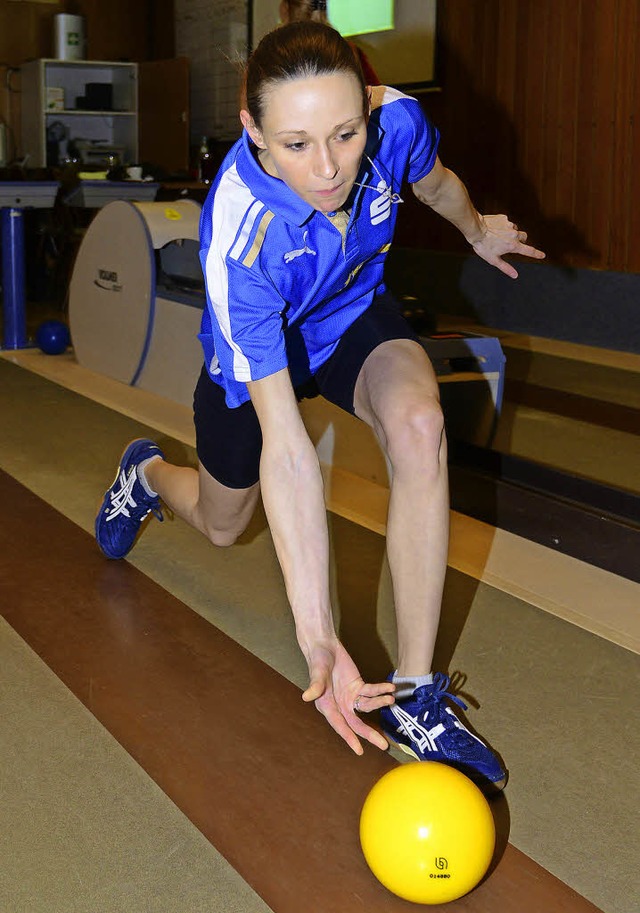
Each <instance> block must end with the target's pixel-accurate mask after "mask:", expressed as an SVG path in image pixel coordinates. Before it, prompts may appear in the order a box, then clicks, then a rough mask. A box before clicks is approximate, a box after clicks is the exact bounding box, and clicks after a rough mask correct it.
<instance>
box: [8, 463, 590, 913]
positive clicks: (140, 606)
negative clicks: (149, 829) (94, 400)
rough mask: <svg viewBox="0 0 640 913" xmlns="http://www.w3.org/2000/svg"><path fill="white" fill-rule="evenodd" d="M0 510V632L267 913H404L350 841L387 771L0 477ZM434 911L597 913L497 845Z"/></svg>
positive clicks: (176, 604)
mask: <svg viewBox="0 0 640 913" xmlns="http://www.w3.org/2000/svg"><path fill="white" fill-rule="evenodd" d="M0 502H1V503H2V505H3V509H4V516H5V517H7V518H9V517H10V518H11V521H10V522H9V521H8V520H5V522H4V523H3V524H2V525H1V526H0V607H1V610H2V613H3V615H4V617H5V618H6V620H7V621H8V623H9V624H10V625H12V627H13V628H14V629H15V630H16V631H17V633H18V634H19V635H20V636H21V637H22V638H23V639H24V640H25V641H26V642H27V643H28V644H29V645H30V646H31V648H32V649H33V650H34V651H35V652H36V653H37V654H38V655H39V656H41V657H42V658H43V659H44V661H45V662H46V663H47V664H48V665H49V666H50V668H51V669H53V671H54V672H55V673H56V674H57V675H58V676H59V677H60V678H61V680H62V681H63V682H64V683H65V684H66V685H67V687H68V688H69V689H70V690H71V691H72V692H73V694H75V695H76V696H77V697H78V698H79V699H80V700H81V701H82V702H83V703H84V704H85V705H86V706H87V707H88V709H89V710H90V711H91V712H92V713H93V714H94V715H95V717H96V718H97V719H98V720H100V722H101V723H102V724H103V725H104V726H105V727H106V729H107V730H109V731H110V732H111V733H112V734H113V735H114V737H115V738H116V739H117V740H118V741H119V742H120V743H121V744H122V745H123V746H124V747H125V748H126V750H127V751H128V752H129V753H130V754H131V756H132V757H133V758H135V759H136V761H137V762H138V763H139V764H140V765H141V767H142V768H143V769H144V770H145V771H147V773H148V774H149V775H150V776H151V777H152V778H153V779H154V780H155V781H156V783H158V785H159V786H160V787H161V788H162V789H163V790H164V792H165V793H166V794H167V796H168V797H169V798H170V799H171V800H172V801H173V802H174V803H175V804H176V805H177V806H178V807H179V808H180V809H181V810H182V812H183V813H184V814H185V815H186V816H187V817H188V818H189V819H190V820H191V821H192V822H193V823H194V824H195V825H196V826H197V827H198V828H199V829H200V830H201V832H202V833H203V834H204V835H205V836H206V837H207V838H208V839H209V840H210V841H211V843H212V844H213V845H214V846H215V847H216V849H217V850H218V851H219V852H221V853H222V855H223V856H225V857H226V859H227V860H228V861H229V862H230V863H231V864H232V865H233V866H234V868H235V869H236V870H237V871H238V872H239V874H240V875H241V876H242V877H243V878H244V879H245V880H246V881H247V882H248V883H249V884H250V885H251V886H252V887H253V889H254V890H255V891H256V892H257V893H258V894H259V895H260V896H261V897H262V898H263V900H264V901H265V902H266V903H267V904H268V905H269V906H270V907H271V908H272V909H273V910H274V911H275V913H300V911H301V910H304V911H305V913H357V911H359V910H362V911H367V913H378V911H380V913H383V911H384V913H396V911H398V913H400V911H409V910H412V909H413V910H415V909H417V908H416V906H415V905H414V904H410V903H407V902H405V901H402V900H400V899H398V898H395V897H394V896H393V895H390V894H389V893H388V892H387V891H386V890H385V889H384V888H383V887H382V886H381V885H379V884H378V882H377V881H376V880H375V879H374V877H373V876H372V875H371V873H370V872H369V870H368V869H367V867H366V864H365V862H364V860H363V858H362V855H361V852H360V848H359V843H358V836H357V830H358V828H357V825H358V817H359V812H360V807H361V805H362V802H363V800H364V798H365V796H366V794H367V792H368V791H369V789H370V788H371V786H372V785H373V784H374V782H376V780H377V779H378V778H379V777H380V776H381V775H382V774H383V773H384V772H386V771H387V770H389V769H390V768H391V767H392V766H393V765H394V761H393V759H392V758H390V757H389V756H387V755H384V754H382V753H381V752H379V751H377V750H375V749H370V750H367V751H366V752H365V755H364V757H362V758H357V757H356V756H355V755H352V754H351V752H350V751H349V749H347V748H346V747H345V746H343V744H342V742H341V741H340V740H339V739H338V737H337V736H335V735H334V734H333V733H332V731H331V730H330V729H329V727H328V725H327V724H326V723H325V722H324V721H323V720H322V718H321V717H320V715H319V714H317V713H316V712H315V710H314V709H313V708H312V707H309V706H307V705H304V704H303V703H302V701H301V700H300V692H299V690H298V689H297V688H296V687H295V686H294V685H292V684H291V683H290V682H288V681H287V680H286V679H284V678H282V676H280V675H279V674H278V673H277V672H275V671H274V670H272V669H271V668H270V667H268V666H266V665H265V664H264V663H263V662H261V661H260V660H258V659H257V658H256V657H254V656H253V655H252V654H250V653H249V652H247V651H246V650H245V649H244V648H242V647H241V646H239V645H238V644H237V643H236V642H235V641H233V640H231V639H230V638H229V637H227V636H226V635H224V634H222V633H221V632H220V631H218V630H217V629H216V628H215V627H213V626H212V625H211V624H209V623H208V622H207V621H206V620H205V619H203V618H202V617H201V616H200V615H197V614H196V613H194V612H193V611H191V610H190V609H189V608H188V607H187V606H186V605H185V604H184V603H182V602H180V601H179V600H178V599H176V598H174V597H173V596H171V595H170V594H169V593H167V592H166V591H165V590H163V589H162V588H161V587H160V586H158V585H157V584H155V583H154V582H153V581H151V580H150V579H149V578H148V577H146V576H145V575H144V574H143V573H141V572H140V571H138V570H136V569H135V568H134V567H132V566H131V565H130V564H128V563H127V562H125V561H121V562H110V561H107V560H106V559H105V558H103V557H102V555H101V554H100V552H99V551H98V549H97V547H96V545H95V542H94V541H93V538H92V537H91V536H90V535H88V534H87V533H85V532H84V531H83V530H81V529H80V528H79V527H77V526H76V525H75V524H74V523H72V522H71V521H70V520H67V519H66V518H65V517H63V516H62V515H61V514H60V513H58V512H57V511H56V510H54V509H53V508H52V507H50V506H48V505H47V504H46V503H45V502H43V501H42V500H41V499H39V498H38V497H37V496H36V495H34V494H32V493H31V492H29V491H28V490H27V489H26V488H24V487H23V486H22V485H20V484H19V483H18V482H16V481H15V480H13V479H12V478H11V477H10V476H8V475H6V474H5V473H3V472H0ZM176 560H179V556H176ZM389 837H390V839H393V835H392V833H390V835H389ZM211 890H212V893H214V892H215V885H214V884H212V886H211ZM433 909H440V908H439V907H434V908H433ZM442 909H444V908H442ZM446 909H447V910H449V911H451V913H456V911H469V913H511V911H515V910H517V911H518V913H534V911H535V913H541V911H544V913H589V911H591V913H594V911H596V910H597V908H596V907H595V906H593V904H591V903H590V902H589V901H587V900H585V899H584V898H582V897H581V896H579V895H578V894H576V893H575V892H574V891H573V890H572V889H571V888H569V887H568V886H567V885H565V884H563V883H562V882H561V881H559V880H558V879H557V878H555V877H554V876H552V875H551V874H549V873H548V872H546V871H545V870H544V869H542V868H541V867H540V866H538V865H537V864H536V863H535V862H533V861H532V860H531V859H529V858H528V857H526V856H525V855H524V854H523V853H521V852H519V851H518V850H517V849H515V848H514V847H512V846H510V845H507V846H504V847H503V848H502V851H501V856H500V858H499V859H498V860H497V864H496V866H495V869H494V871H493V872H492V874H491V876H490V877H489V878H488V879H487V880H486V881H485V882H484V883H483V884H482V885H480V887H479V888H477V889H476V890H475V891H474V892H472V893H471V894H470V895H468V896H467V897H465V898H462V899H460V900H459V901H455V902H453V903H451V904H448V905H447V906H446Z"/></svg>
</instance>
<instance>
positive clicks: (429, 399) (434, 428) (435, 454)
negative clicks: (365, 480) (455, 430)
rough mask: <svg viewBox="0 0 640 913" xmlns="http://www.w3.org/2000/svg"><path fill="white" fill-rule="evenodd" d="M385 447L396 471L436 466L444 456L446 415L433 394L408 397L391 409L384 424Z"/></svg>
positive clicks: (426, 468) (425, 468)
mask: <svg viewBox="0 0 640 913" xmlns="http://www.w3.org/2000/svg"><path fill="white" fill-rule="evenodd" d="M384 437H385V439H386V448H387V453H388V456H389V459H390V461H391V464H392V466H393V467H394V469H395V470H396V471H398V470H399V469H401V468H403V467H406V468H412V467H420V469H421V470H422V471H424V470H428V468H429V467H430V466H433V467H434V468H436V467H437V466H438V465H439V464H440V463H441V461H442V460H443V458H445V448H446V439H445V428H444V416H443V414H442V408H441V406H440V403H439V401H438V400H437V399H436V398H435V397H433V396H424V397H417V398H415V399H414V398H407V399H406V400H405V401H404V402H403V403H401V404H400V405H399V406H398V407H397V408H395V409H394V410H392V413H391V415H390V416H389V419H388V420H387V422H386V423H385V425H384Z"/></svg>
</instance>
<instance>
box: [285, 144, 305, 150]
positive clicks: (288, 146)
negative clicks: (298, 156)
mask: <svg viewBox="0 0 640 913" xmlns="http://www.w3.org/2000/svg"><path fill="white" fill-rule="evenodd" d="M304 147H305V143H285V148H286V149H292V150H293V151H294V152H302V150H303V149H304Z"/></svg>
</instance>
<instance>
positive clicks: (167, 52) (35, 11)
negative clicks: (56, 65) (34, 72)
mask: <svg viewBox="0 0 640 913" xmlns="http://www.w3.org/2000/svg"><path fill="white" fill-rule="evenodd" d="M56 13H74V14H78V15H81V16H84V18H85V30H86V37H87V57H88V58H89V59H92V60H113V61H118V60H130V61H136V62H140V61H145V60H158V59H163V58H168V57H173V56H174V54H175V47H174V44H175V42H174V32H175V29H174V10H173V0H77V2H75V3H73V2H60V3H55V2H54V3H34V2H29V0H20V2H16V0H0V118H1V119H3V120H5V121H6V122H8V123H9V126H10V127H11V129H12V137H11V139H12V140H18V142H19V132H20V74H19V73H17V72H15V71H13V70H12V68H18V67H19V66H20V65H21V64H22V63H24V62H25V61H27V60H33V59H36V58H39V57H52V56H53V50H54V39H53V35H54V21H53V20H54V16H55V15H56ZM9 87H10V88H9ZM10 147H15V141H12V142H11V143H10ZM10 152H12V153H13V152H15V148H10Z"/></svg>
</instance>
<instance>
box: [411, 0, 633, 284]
mask: <svg viewBox="0 0 640 913" xmlns="http://www.w3.org/2000/svg"><path fill="white" fill-rule="evenodd" d="M439 11H440V22H439V51H440V76H441V84H442V91H441V92H440V93H439V94H438V95H429V94H426V95H423V96H422V102H423V105H424V107H425V110H426V111H427V112H428V113H429V115H430V116H431V117H432V119H433V120H434V121H435V123H436V124H437V125H438V126H439V127H440V129H441V131H442V134H443V141H442V146H441V153H442V158H443V161H445V163H446V164H449V165H450V166H451V167H452V168H454V170H457V171H458V172H459V173H460V175H461V176H462V177H463V178H464V180H465V181H467V183H468V185H469V187H470V190H471V192H472V196H473V198H474V200H475V201H476V202H477V204H478V206H479V208H480V209H481V210H484V211H494V208H495V206H499V207H500V211H507V212H509V213H510V214H512V215H513V217H514V218H515V219H517V221H518V222H519V223H522V225H524V226H526V227H527V229H528V230H529V233H530V236H531V237H532V240H533V241H534V242H535V243H537V244H538V245H539V246H541V247H544V248H545V249H547V250H548V252H549V254H550V256H551V258H552V259H554V260H556V261H557V262H562V263H566V264H569V265H575V266H591V267H596V268H607V269H613V270H628V271H633V272H640V216H639V214H638V210H639V209H640V177H638V167H637V159H638V154H639V153H640V138H639V136H638V130H639V129H640V126H639V125H640V65H639V64H638V63H637V57H638V52H639V51H640V47H639V45H640V2H639V0H616V2H612V0H440V4H439ZM634 162H635V163H636V167H634ZM418 220H419V222H420V226H421V227H420V229H418V227H417V226H418ZM427 221H428V222H429V224H428V225H427V226H426V227H425V220H424V218H421V217H420V216H419V214H418V208H417V207H416V206H414V205H413V204H411V205H409V206H407V207H405V209H404V211H403V213H402V217H401V225H400V227H399V231H400V236H399V238H400V241H401V243H404V244H408V245H412V246H416V244H417V242H416V238H420V242H419V243H420V246H423V245H424V246H434V247H436V248H444V249H449V248H450V247H457V248H462V247H463V245H461V244H460V242H459V241H458V240H457V239H454V238H453V237H452V235H451V234H450V233H449V232H448V230H446V229H443V228H442V227H440V226H435V225H432V224H431V220H427ZM412 239H413V240H412ZM425 239H426V244H425Z"/></svg>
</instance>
